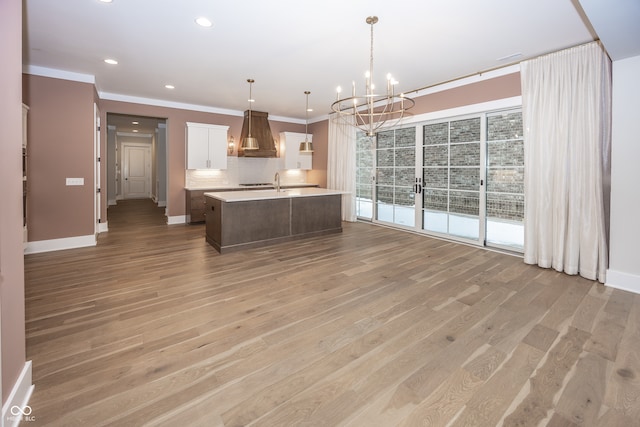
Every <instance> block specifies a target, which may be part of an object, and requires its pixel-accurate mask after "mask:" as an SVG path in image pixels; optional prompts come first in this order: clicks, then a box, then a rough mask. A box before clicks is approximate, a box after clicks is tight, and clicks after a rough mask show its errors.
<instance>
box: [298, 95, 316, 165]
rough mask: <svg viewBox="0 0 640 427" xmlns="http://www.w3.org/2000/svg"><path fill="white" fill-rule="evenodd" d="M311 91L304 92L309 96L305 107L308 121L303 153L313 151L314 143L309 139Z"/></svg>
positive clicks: (301, 145) (302, 148)
mask: <svg viewBox="0 0 640 427" xmlns="http://www.w3.org/2000/svg"><path fill="white" fill-rule="evenodd" d="M310 93H311V92H309V91H308V90H306V91H305V92H304V94H305V95H306V96H307V108H306V109H305V114H306V121H305V125H304V142H301V143H300V152H301V153H313V143H312V142H311V141H309V94H310Z"/></svg>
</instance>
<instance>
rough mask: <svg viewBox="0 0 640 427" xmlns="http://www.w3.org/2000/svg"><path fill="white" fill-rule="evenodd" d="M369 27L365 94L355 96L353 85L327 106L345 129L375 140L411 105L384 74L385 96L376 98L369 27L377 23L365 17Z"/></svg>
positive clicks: (409, 99)
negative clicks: (349, 93)
mask: <svg viewBox="0 0 640 427" xmlns="http://www.w3.org/2000/svg"><path fill="white" fill-rule="evenodd" d="M366 22H367V24H369V25H370V27H371V51H370V56H369V71H367V72H366V74H365V93H364V95H356V83H355V82H353V83H352V91H351V96H349V97H346V98H342V99H341V98H340V93H341V92H342V89H341V88H340V87H338V91H337V95H336V101H335V102H334V103H333V104H331V109H332V110H333V111H334V112H336V113H338V116H339V117H341V118H342V119H343V120H344V121H345V122H346V123H348V124H349V125H352V126H355V127H356V128H358V129H360V130H361V131H362V132H364V133H365V134H367V135H368V136H375V134H376V132H377V131H378V129H379V128H380V127H382V126H383V125H385V124H387V125H388V126H393V125H395V124H397V123H398V122H399V121H400V120H402V118H403V117H404V116H405V114H408V113H407V110H409V109H410V108H411V107H413V106H414V105H415V102H414V101H413V99H411V98H407V97H406V96H404V94H402V93H401V94H396V93H395V90H394V86H395V85H396V84H398V82H397V81H396V80H395V79H394V78H393V77H392V76H391V74H387V88H386V94H384V95H382V94H376V93H375V92H374V90H375V85H374V83H373V25H374V24H375V23H376V22H378V17H377V16H369V17H368V18H367V19H366Z"/></svg>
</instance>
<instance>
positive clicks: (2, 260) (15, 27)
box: [0, 0, 26, 423]
mask: <svg viewBox="0 0 640 427" xmlns="http://www.w3.org/2000/svg"><path fill="white" fill-rule="evenodd" d="M0 57H1V58H2V66H0V93H2V96H0V182H2V185H0V200H1V201H2V202H0V203H1V204H0V313H1V319H0V322H1V323H2V332H1V338H2V339H1V341H0V352H1V357H2V403H3V404H4V403H5V401H6V399H7V397H8V396H9V393H10V392H11V390H12V388H13V386H14V384H15V382H16V379H17V378H18V376H19V375H20V373H21V372H22V369H23V368H24V365H25V359H26V355H25V326H24V255H23V251H22V161H21V157H22V93H21V86H22V83H21V72H22V71H21V70H22V2H21V1H20V0H2V1H0ZM0 423H1V422H0Z"/></svg>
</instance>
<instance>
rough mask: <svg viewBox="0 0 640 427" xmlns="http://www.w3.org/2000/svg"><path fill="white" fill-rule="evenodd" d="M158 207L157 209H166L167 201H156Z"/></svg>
mask: <svg viewBox="0 0 640 427" xmlns="http://www.w3.org/2000/svg"><path fill="white" fill-rule="evenodd" d="M158 207H159V208H165V207H167V201H166V200H160V201H158Z"/></svg>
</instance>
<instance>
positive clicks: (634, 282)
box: [605, 270, 640, 294]
mask: <svg viewBox="0 0 640 427" xmlns="http://www.w3.org/2000/svg"><path fill="white" fill-rule="evenodd" d="M606 282H607V283H605V285H607V286H610V287H612V288H616V289H621V290H623V291H629V292H633V293H634V294H640V276H636V275H634V274H629V273H623V272H622V271H616V270H607V280H606Z"/></svg>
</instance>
